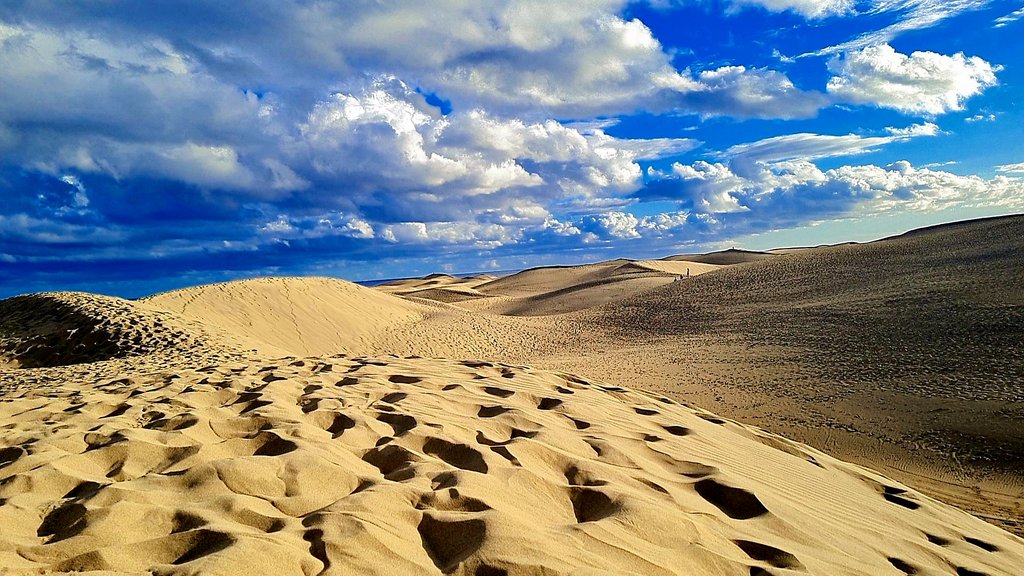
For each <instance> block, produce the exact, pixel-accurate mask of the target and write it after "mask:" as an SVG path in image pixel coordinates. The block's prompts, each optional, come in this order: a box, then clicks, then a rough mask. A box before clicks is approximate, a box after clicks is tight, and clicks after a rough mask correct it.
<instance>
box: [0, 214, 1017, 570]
mask: <svg viewBox="0 0 1024 576" xmlns="http://www.w3.org/2000/svg"><path fill="white" fill-rule="evenodd" d="M1022 237H1024V218H1009V219H1000V220H988V221H981V222H974V223H968V224H963V225H958V226H947V227H943V228H939V229H935V230H927V231H921V232H918V233H915V234H911V235H907V236H904V237H898V238H895V239H890V240H886V241H881V242H877V243H872V244H867V245H844V246H840V247H824V248H816V249H807V250H797V251H792V252H787V253H784V254H783V253H780V254H767V253H748V252H742V251H726V252H722V253H717V254H712V255H703V256H700V255H697V256H693V255H689V256H680V257H673V258H670V259H664V260H655V261H637V262H635V261H627V260H617V261H610V262H604V263H600V264H595V265H589V266H581V267H564V268H543V269H535V270H529V271H525V272H522V273H520V274H516V275H513V276H509V277H505V278H500V279H496V278H493V277H477V278H469V279H460V278H454V277H451V276H445V275H433V276H431V277H427V278H423V279H412V280H403V281H397V282H393V283H389V284H388V285H384V286H381V287H378V288H376V289H369V288H364V287H360V286H357V285H354V284H351V283H348V282H344V281H340V280H332V279H324V278H268V279H260V280H249V281H242V282H233V283H227V284H218V285H211V286H202V287H196V288H190V289H185V290H179V291H175V292H169V293H165V294H158V295H155V296H152V297H150V298H146V299H143V300H141V301H127V300H122V299H119V298H110V297H105V296H96V295H89V294H75V293H54V294H39V295H31V296H25V297H19V298H13V299H8V300H4V301H0V400H2V401H0V573H3V570H4V569H6V570H7V572H10V573H16V574H21V573H27V574H30V573H38V572H40V571H42V572H47V571H59V570H64V571H73V570H93V571H107V572H106V573H154V574H200V573H201V574H240V573H248V574H299V573H302V574H352V573H359V574H362V573H366V574H374V573H377V574H419V573H423V574H439V573H455V574H472V575H479V576H485V575H496V574H574V575H575V574H627V573H628V574H735V575H743V576H748V575H755V574H759V575H764V574H775V575H781V574H799V573H810V574H821V575H831V574H893V575H899V574H958V575H970V574H989V575H999V574H1007V575H1009V574H1019V573H1020V568H1021V566H1024V540H1021V539H1020V538H1019V537H1017V536H1014V535H1012V534H1010V533H1008V532H1006V531H1004V530H1001V529H1000V528H999V527H997V526H993V525H992V524H997V525H1000V526H1004V527H1007V528H1010V529H1019V528H1020V525H1019V524H1016V522H1019V521H1020V519H1021V518H1022V517H1024V512H1022V510H1021V507H1022V506H1024V504H1022V503H1021V496H1022V495H1024V488H1022V486H1024V482H1022V481H1021V463H1022V462H1024V426H1022V425H1021V424H1022V423H1024V399H1022V398H1021V396H1022V394H1024V392H1022V391H1021V388H1020V385H1019V382H1020V381H1021V380H1022V378H1021V376H1024V375H1022V374H1021V370H1022V358H1024V355H1022V350H1024V328H1022V326H1024V319H1022V312H1021V310H1022V308H1024V293H1022V290H1024V278H1022V274H1024V272H1022V270H1024V266H1022V261H1021V255H1020V254H1021V252H1020V240H1019V238H1022ZM687 268H689V269H690V277H689V278H686V277H685V272H686V269H687ZM680 276H683V277H682V278H680ZM423 357H428V358H423ZM527 365H533V366H537V368H530V367H528V366H527ZM552 369H554V370H552ZM569 372H573V373H577V374H580V375H581V376H572V375H569ZM644 390H646V391H644ZM695 406H702V408H707V407H711V408H713V409H714V411H715V412H719V413H722V414H723V415H724V416H726V417H728V418H732V419H727V418H723V417H721V416H716V415H714V414H712V413H711V412H706V411H705V410H703V409H702V408H696V407H695ZM736 420H742V421H744V422H745V423H743V424H741V423H739V422H737V421H736ZM765 429H767V430H771V432H768V431H765ZM774 432H784V433H785V434H786V435H790V436H793V437H796V438H798V439H800V440H804V441H807V442H809V443H813V444H815V445H816V446H818V447H821V448H824V449H825V450H826V451H827V452H829V453H831V454H832V456H830V455H826V454H825V453H824V452H822V451H819V450H817V449H815V448H812V447H810V446H807V445H804V444H799V443H797V442H794V441H792V440H788V439H786V438H784V437H782V436H779V435H776V434H775V433H774ZM835 455H840V456H843V457H846V458H851V459H854V460H856V461H858V462H860V463H865V464H868V465H870V466H871V467H874V468H880V469H882V470H883V471H884V475H883V473H878V472H873V471H871V470H869V469H866V468H862V467H860V466H858V465H855V464H850V463H846V462H843V461H840V460H837V459H836V458H834V457H833V456H835ZM926 493H927V494H928V495H926ZM932 496H936V497H938V499H934V498H933V497H932ZM940 500H942V501H940ZM943 501H944V502H945V503H944V502H943ZM948 502H952V503H955V504H956V505H958V506H960V507H962V508H965V509H967V510H969V511H971V512H974V513H976V514H980V515H983V516H986V518H985V519H986V520H989V522H983V521H982V520H979V519H978V518H976V517H974V516H971V515H968V514H966V513H965V512H962V511H961V510H960V509H957V508H954V507H953V506H950V505H949V504H947V503H948Z"/></svg>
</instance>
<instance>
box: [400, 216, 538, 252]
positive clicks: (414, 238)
mask: <svg viewBox="0 0 1024 576" xmlns="http://www.w3.org/2000/svg"><path fill="white" fill-rule="evenodd" d="M521 235H522V232H521V230H517V229H514V228H511V227H506V226H501V225H500V224H478V223H475V222H401V223H397V224H388V225H386V226H384V227H383V228H381V231H380V237H381V238H382V239H384V240H386V241H388V242H393V243H402V244H441V245H459V246H463V247H473V248H481V249H493V248H497V247H499V246H502V245H505V244H511V243H513V242H515V241H516V240H518V239H519V238H520V237H521Z"/></svg>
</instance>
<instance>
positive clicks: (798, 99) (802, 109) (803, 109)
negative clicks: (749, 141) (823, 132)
mask: <svg viewBox="0 0 1024 576" xmlns="http://www.w3.org/2000/svg"><path fill="white" fill-rule="evenodd" d="M697 78H698V79H699V81H700V84H699V89H695V90H692V91H690V92H687V93H685V94H684V95H681V96H679V97H678V98H679V99H680V100H681V101H682V102H683V104H682V105H681V106H679V107H681V108H683V109H684V110H687V109H688V110H694V111H697V112H700V113H701V114H703V115H704V116H721V115H729V116H739V117H745V118H786V119H791V118H809V117H811V116H814V115H815V114H817V112H818V110H819V109H821V108H823V107H824V106H826V105H827V104H828V99H827V98H826V97H825V95H824V94H821V93H819V92H814V91H805V90H801V89H799V88H797V87H796V86H795V85H794V84H793V82H792V81H791V80H790V79H789V78H788V77H787V76H786V75H785V74H783V73H781V72H778V71H775V70H765V69H749V68H746V67H744V66H723V67H720V68H716V69H713V70H704V71H702V72H700V74H698V75H697Z"/></svg>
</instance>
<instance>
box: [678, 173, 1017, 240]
mask: <svg viewBox="0 0 1024 576" xmlns="http://www.w3.org/2000/svg"><path fill="white" fill-rule="evenodd" d="M1015 166H1016V165H1010V166H1007V168H1014V167H1015ZM760 168H761V169H760V170H759V171H756V172H755V173H754V174H752V175H751V176H749V177H744V176H741V175H739V174H737V173H735V172H733V171H731V170H730V169H729V167H728V166H725V165H724V164H721V163H715V164H708V163H706V162H698V163H695V164H693V165H692V166H684V165H676V166H674V167H673V171H672V174H665V175H663V177H664V181H663V182H661V185H662V189H663V192H662V193H663V195H664V197H665V198H670V197H674V198H675V199H677V200H680V201H686V202H689V203H692V204H693V205H694V208H695V209H699V210H700V211H701V212H707V213H716V214H722V213H726V215H728V212H733V213H736V212H749V214H748V215H745V216H744V215H743V214H740V215H739V216H741V217H743V218H749V219H750V220H763V221H765V222H772V223H774V224H775V225H779V224H780V223H785V222H806V221H809V220H812V219H815V218H819V219H820V218H825V219H827V218H836V217H843V216H846V215H850V214H859V215H866V214H881V213H888V212H896V211H937V210H942V209H945V208H950V207H956V206H959V207H993V206H999V207H1004V206H1005V207H1021V206H1024V179H1020V178H1009V177H1005V176H998V177H996V178H993V179H990V180H986V179H983V178H981V177H978V176H961V175H957V174H953V173H950V172H944V171H939V170H931V169H926V168H914V167H913V166H912V165H911V164H910V163H909V162H906V161H900V162H894V163H892V164H890V165H888V166H884V167H880V166H874V165H862V166H841V167H838V168H834V169H831V170H824V171H823V170H821V169H819V168H817V167H816V166H815V165H814V164H812V163H810V162H807V161H801V160H795V161H788V162H777V163H773V164H760ZM709 191H714V192H716V193H718V194H727V195H728V196H729V197H730V198H731V199H733V200H734V201H735V202H736V204H737V205H738V206H740V207H741V208H742V211H737V210H728V211H721V212H716V211H713V210H708V209H705V207H703V206H701V202H700V201H701V199H703V198H706V197H707V196H708V193H709Z"/></svg>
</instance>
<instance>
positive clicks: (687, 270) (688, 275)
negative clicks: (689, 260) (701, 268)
mask: <svg viewBox="0 0 1024 576" xmlns="http://www.w3.org/2000/svg"><path fill="white" fill-rule="evenodd" d="M686 277H687V278H689V277H690V269H689V268H687V269H686Z"/></svg>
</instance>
